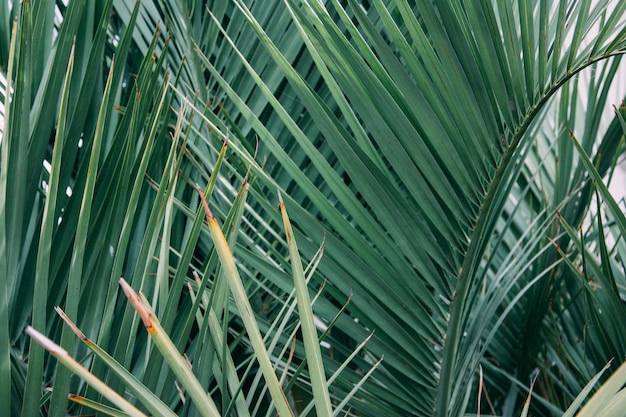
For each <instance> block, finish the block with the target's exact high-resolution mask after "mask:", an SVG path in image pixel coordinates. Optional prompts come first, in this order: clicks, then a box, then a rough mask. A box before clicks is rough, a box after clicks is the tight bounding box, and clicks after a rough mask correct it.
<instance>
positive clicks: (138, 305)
mask: <svg viewBox="0 0 626 417" xmlns="http://www.w3.org/2000/svg"><path fill="white" fill-rule="evenodd" d="M120 286H121V287H122V289H123V290H124V294H125V295H126V298H128V301H130V303H131V304H132V305H133V307H134V308H135V311H137V314H139V317H141V321H143V324H144V326H146V328H147V329H151V328H152V320H151V319H150V312H149V311H148V309H147V308H146V306H144V305H143V303H142V302H141V300H140V299H139V296H137V293H136V292H135V290H133V288H132V287H131V286H130V285H128V283H127V282H126V280H125V279H124V278H120Z"/></svg>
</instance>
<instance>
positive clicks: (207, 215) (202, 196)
mask: <svg viewBox="0 0 626 417" xmlns="http://www.w3.org/2000/svg"><path fill="white" fill-rule="evenodd" d="M196 191H198V194H200V200H202V205H203V206H204V211H205V212H206V217H207V220H210V219H214V218H215V216H214V215H213V212H212V211H211V209H210V208H209V203H207V201H206V198H204V191H202V188H200V186H199V185H197V184H196Z"/></svg>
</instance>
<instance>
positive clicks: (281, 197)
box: [276, 190, 285, 206]
mask: <svg viewBox="0 0 626 417" xmlns="http://www.w3.org/2000/svg"><path fill="white" fill-rule="evenodd" d="M276 192H277V193H278V204H280V205H281V206H284V205H285V202H284V201H283V196H282V194H281V193H280V190H277V191H276Z"/></svg>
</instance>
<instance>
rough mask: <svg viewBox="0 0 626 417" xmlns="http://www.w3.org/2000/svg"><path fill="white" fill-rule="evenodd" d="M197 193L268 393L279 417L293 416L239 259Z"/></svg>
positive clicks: (203, 200) (199, 189)
mask: <svg viewBox="0 0 626 417" xmlns="http://www.w3.org/2000/svg"><path fill="white" fill-rule="evenodd" d="M197 191H198V194H200V198H201V200H202V204H203V206H204V210H205V212H206V219H207V224H208V226H209V230H210V232H211V237H212V239H213V243H214V245H215V250H216V251H217V254H218V257H219V259H220V262H221V264H222V270H223V271H224V273H225V276H226V277H227V278H228V285H229V287H230V290H231V292H232V294H233V298H234V300H235V304H236V305H237V308H238V310H239V314H240V317H241V319H242V321H243V323H244V326H245V328H246V331H247V332H248V336H249V338H250V343H251V345H252V348H253V350H254V353H255V356H256V359H257V361H258V362H259V366H260V368H261V372H262V373H263V376H264V377H265V381H266V383H267V386H268V390H269V392H270V395H271V397H272V400H273V401H274V406H275V407H276V410H277V411H278V415H279V416H280V417H293V416H294V415H293V411H292V410H291V407H290V406H289V402H288V401H287V398H286V397H285V393H284V391H283V389H282V387H281V385H280V382H279V380H278V377H277V376H276V373H275V372H274V367H273V365H272V362H271V360H270V357H269V354H268V352H267V349H266V348H265V344H264V343H263V336H262V335H261V331H260V330H259V327H258V325H257V323H256V319H255V317H254V313H253V311H252V306H251V305H250V301H249V300H248V296H247V294H246V290H245V288H244V286H243V282H242V280H241V277H240V276H239V272H238V270H237V266H236V264H235V259H234V258H233V255H232V252H231V251H230V248H229V247H228V242H227V241H226V237H225V236H224V233H223V232H222V229H221V228H220V226H219V224H218V223H217V219H216V218H215V216H214V215H213V212H212V211H211V209H210V208H209V204H208V203H207V201H206V199H205V198H204V193H203V192H202V189H201V188H199V187H197Z"/></svg>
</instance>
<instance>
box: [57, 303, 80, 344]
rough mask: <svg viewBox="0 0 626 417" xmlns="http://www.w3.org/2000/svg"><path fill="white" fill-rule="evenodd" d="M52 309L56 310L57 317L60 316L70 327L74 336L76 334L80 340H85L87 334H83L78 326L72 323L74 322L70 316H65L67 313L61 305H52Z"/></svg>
mask: <svg viewBox="0 0 626 417" xmlns="http://www.w3.org/2000/svg"><path fill="white" fill-rule="evenodd" d="M54 310H55V311H56V312H57V314H58V315H59V317H61V318H62V319H63V321H64V322H65V323H66V324H67V325H68V326H69V327H70V329H72V331H73V332H74V334H75V335H76V336H78V337H79V338H80V339H81V340H87V336H85V334H84V333H83V332H82V331H81V330H80V329H79V328H78V326H76V324H74V322H73V321H72V320H70V318H69V317H68V316H67V314H65V311H63V310H62V309H61V307H59V306H57V307H54Z"/></svg>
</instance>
